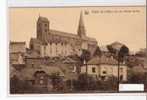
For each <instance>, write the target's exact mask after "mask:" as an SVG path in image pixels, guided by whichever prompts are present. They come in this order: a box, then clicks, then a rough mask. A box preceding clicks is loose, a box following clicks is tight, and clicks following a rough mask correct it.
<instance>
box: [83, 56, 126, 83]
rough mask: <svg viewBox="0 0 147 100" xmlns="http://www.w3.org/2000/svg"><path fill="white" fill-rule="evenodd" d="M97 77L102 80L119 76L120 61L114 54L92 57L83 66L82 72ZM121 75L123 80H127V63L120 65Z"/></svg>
mask: <svg viewBox="0 0 147 100" xmlns="http://www.w3.org/2000/svg"><path fill="white" fill-rule="evenodd" d="M86 67H87V74H88V75H91V76H94V77H97V78H98V79H100V80H107V79H108V78H109V77H112V76H114V77H118V62H117V60H115V59H114V58H113V57H112V56H111V57H106V56H104V55H103V56H101V57H99V56H97V57H94V58H92V59H91V60H89V61H88V62H87V64H84V65H82V66H81V73H86ZM119 73H120V75H119V77H120V80H121V81H127V66H126V65H125V64H122V63H121V64H120V67H119Z"/></svg>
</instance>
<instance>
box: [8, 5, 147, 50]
mask: <svg viewBox="0 0 147 100" xmlns="http://www.w3.org/2000/svg"><path fill="white" fill-rule="evenodd" d="M81 11H82V13H83V20H84V24H85V29H86V33H87V36H89V37H93V38H96V40H97V42H98V45H99V46H103V45H107V44H111V43H112V42H115V41H118V42H121V43H123V44H125V45H126V46H128V47H129V49H130V51H138V50H139V49H140V48H145V47H146V11H145V7H144V6H140V7H70V8H68V7H62V8H58V7H56V8H55V7H54V8H37V7H35V8H9V33H10V40H11V41H26V43H27V46H28V44H29V41H30V38H31V37H36V21H37V19H38V17H39V16H43V17H47V18H48V20H49V21H50V29H55V30H59V31H63V32H69V33H73V34H77V28H78V23H79V17H80V13H81ZM85 12H86V13H85Z"/></svg>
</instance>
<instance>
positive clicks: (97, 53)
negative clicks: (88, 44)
mask: <svg viewBox="0 0 147 100" xmlns="http://www.w3.org/2000/svg"><path fill="white" fill-rule="evenodd" d="M101 54H102V52H101V50H100V48H99V46H97V48H96V50H95V52H94V54H93V56H101Z"/></svg>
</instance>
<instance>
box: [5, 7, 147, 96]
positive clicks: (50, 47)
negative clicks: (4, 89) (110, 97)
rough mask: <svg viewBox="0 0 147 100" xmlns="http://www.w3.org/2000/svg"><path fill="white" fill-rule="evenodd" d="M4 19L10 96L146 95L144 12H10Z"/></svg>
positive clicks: (68, 9)
mask: <svg viewBox="0 0 147 100" xmlns="http://www.w3.org/2000/svg"><path fill="white" fill-rule="evenodd" d="M8 14H9V22H8V23H9V36H10V40H9V60H10V61H9V62H10V63H9V80H10V82H9V92H10V94H66V93H71V94H74V93H119V92H121V91H120V87H122V86H120V85H125V86H129V85H127V84H134V85H135V84H136V85H135V86H138V85H141V88H142V89H141V90H140V89H138V90H137V91H138V92H146V91H147V49H146V7H145V6H73V7H72V6H71V7H24V8H23V7H21V8H19V7H10V8H9V11H8ZM123 92H125V90H124V91H123ZM132 92H133V91H132ZM134 92H135V90H134Z"/></svg>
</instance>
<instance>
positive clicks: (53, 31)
mask: <svg viewBox="0 0 147 100" xmlns="http://www.w3.org/2000/svg"><path fill="white" fill-rule="evenodd" d="M50 33H51V34H52V35H58V36H63V37H69V38H74V39H80V37H79V36H78V35H77V34H73V33H68V32H62V31H57V30H53V29H50ZM82 39H83V40H86V41H91V42H96V39H95V38H91V37H87V36H85V38H82Z"/></svg>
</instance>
